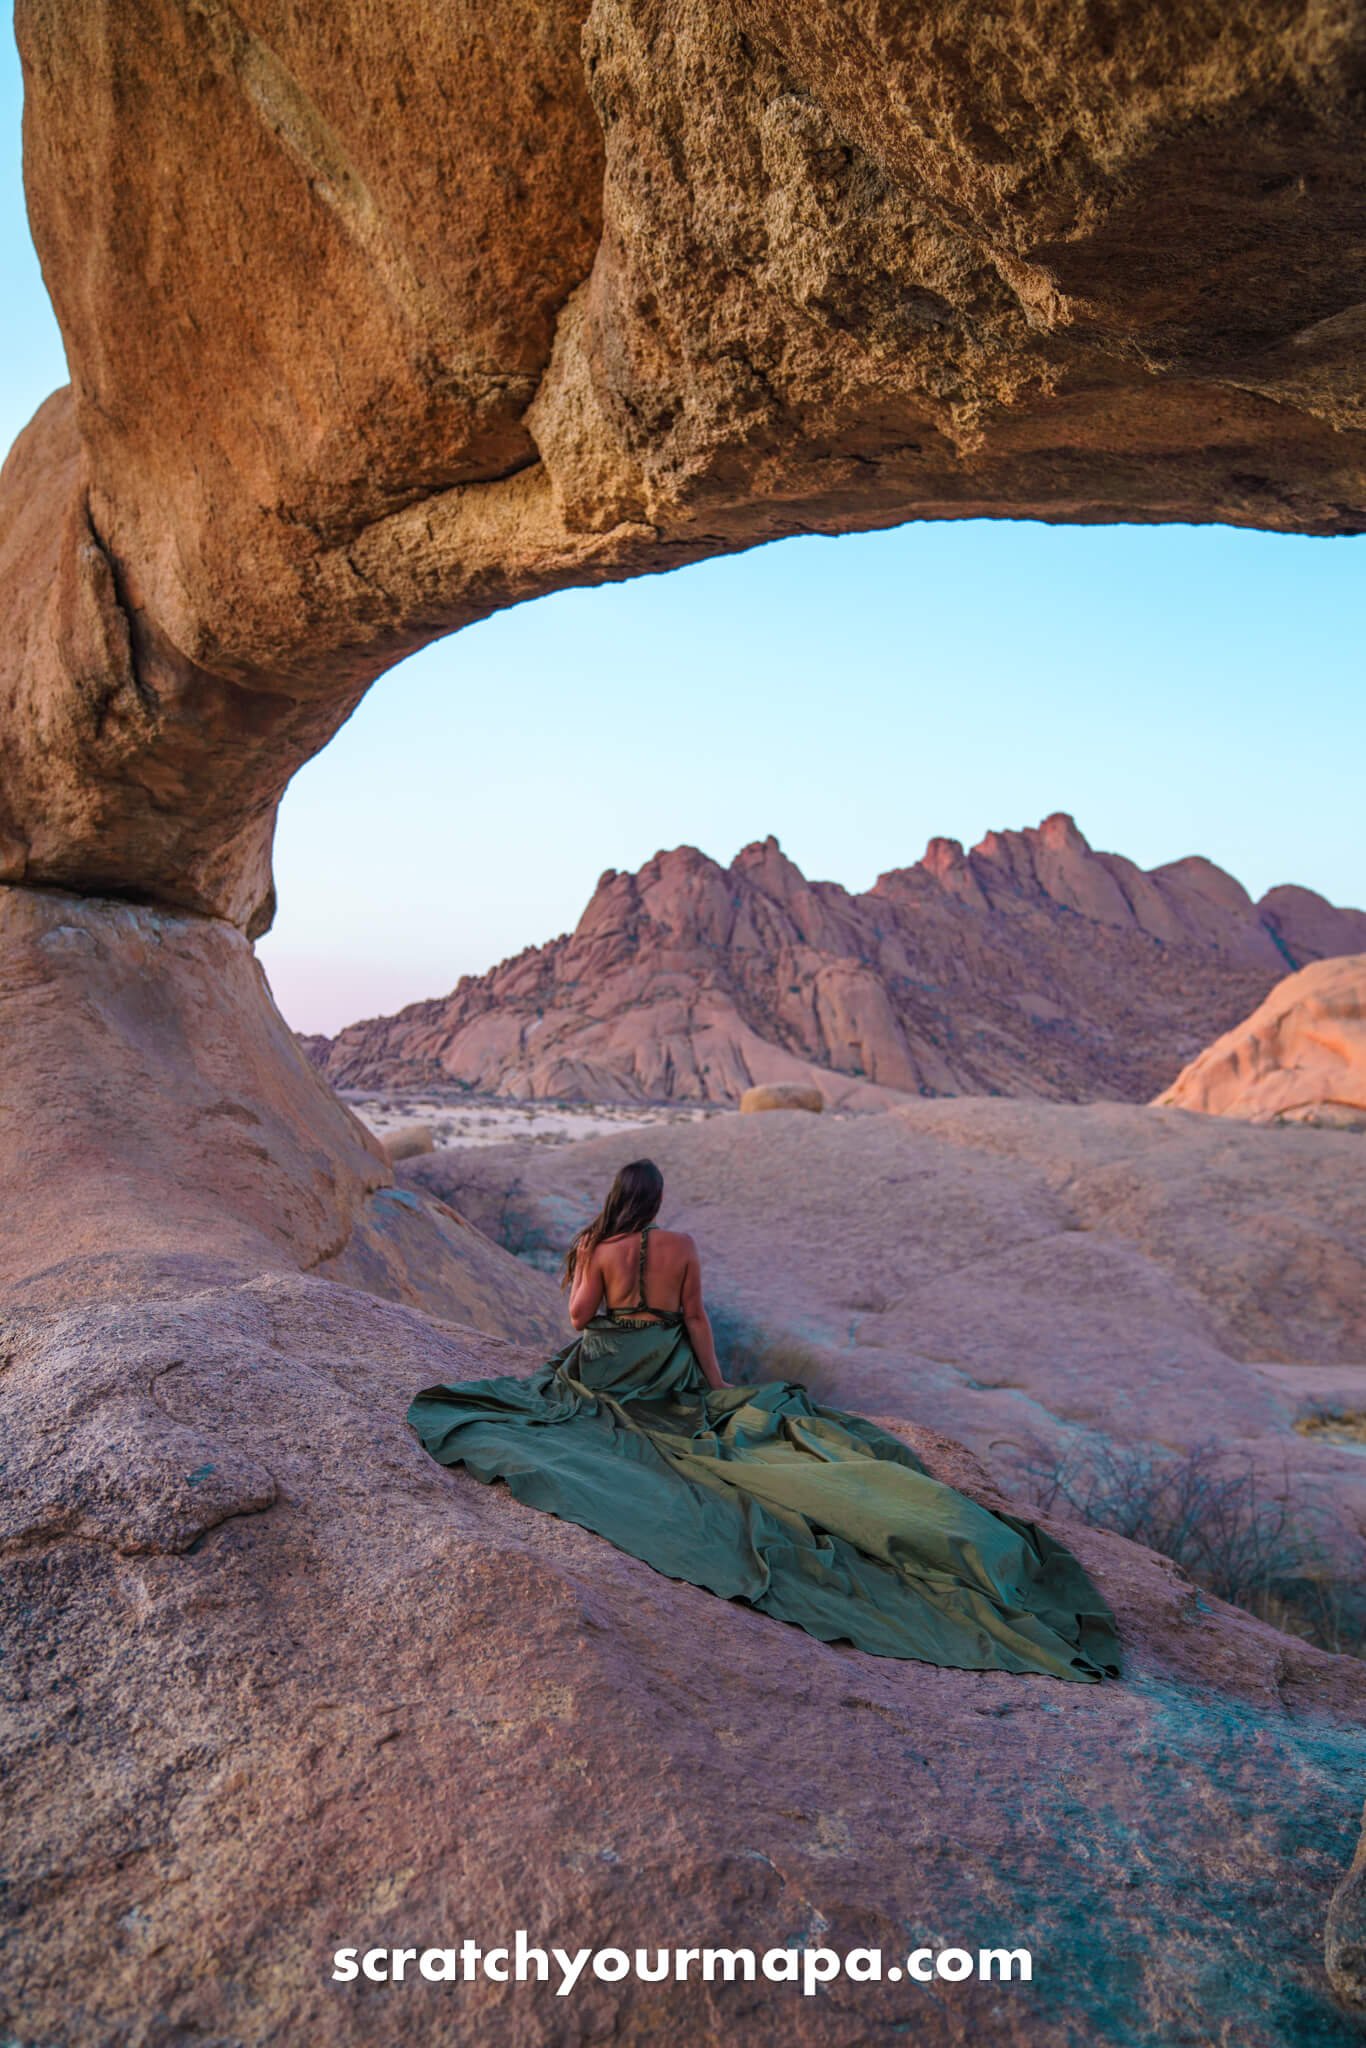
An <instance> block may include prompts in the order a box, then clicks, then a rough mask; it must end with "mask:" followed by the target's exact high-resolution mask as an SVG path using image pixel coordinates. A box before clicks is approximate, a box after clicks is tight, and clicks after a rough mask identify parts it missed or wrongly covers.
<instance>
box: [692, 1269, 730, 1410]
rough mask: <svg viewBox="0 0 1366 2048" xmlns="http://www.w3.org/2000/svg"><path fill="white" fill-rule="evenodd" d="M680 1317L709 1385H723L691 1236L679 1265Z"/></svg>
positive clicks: (700, 1270)
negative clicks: (681, 1295) (685, 1260)
mask: <svg viewBox="0 0 1366 2048" xmlns="http://www.w3.org/2000/svg"><path fill="white" fill-rule="evenodd" d="M683 1320H684V1322H685V1323H686V1324H687V1329H688V1338H689V1341H690V1342H691V1344H692V1348H693V1350H694V1351H695V1352H696V1353H697V1363H698V1364H699V1365H700V1366H701V1368H702V1377H703V1379H704V1380H705V1381H706V1383H707V1385H708V1386H709V1387H724V1385H725V1384H726V1383H725V1381H724V1380H723V1379H722V1377H721V1368H720V1366H719V1365H718V1364H717V1362H716V1342H715V1339H714V1338H713V1336H712V1333H711V1318H710V1317H709V1316H708V1314H707V1310H706V1305H705V1303H704V1302H703V1300H702V1262H701V1260H700V1259H699V1258H698V1256H697V1246H696V1245H695V1244H694V1243H693V1241H692V1239H691V1238H689V1239H688V1263H687V1265H686V1266H685V1267H684V1269H683Z"/></svg>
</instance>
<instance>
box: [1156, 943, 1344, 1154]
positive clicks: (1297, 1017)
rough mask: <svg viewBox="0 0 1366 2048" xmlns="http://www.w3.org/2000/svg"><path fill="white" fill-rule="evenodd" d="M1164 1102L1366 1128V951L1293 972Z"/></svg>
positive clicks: (1255, 1118)
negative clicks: (1296, 972)
mask: <svg viewBox="0 0 1366 2048" xmlns="http://www.w3.org/2000/svg"><path fill="white" fill-rule="evenodd" d="M1157 1100H1158V1102H1159V1103H1160V1104H1162V1105H1164V1106H1165V1107H1167V1108H1171V1109H1195V1110H1201V1111H1203V1112H1204V1113H1205V1114H1206V1115H1209V1116H1237V1117H1246V1118H1247V1119H1248V1120H1249V1121H1250V1122H1252V1123H1259V1124H1265V1123H1299V1124H1327V1125H1334V1126H1337V1127H1339V1128H1343V1129H1352V1128H1354V1129H1362V1128H1366V953H1357V954H1355V955H1350V956H1349V957H1347V958H1346V959H1341V960H1321V961H1318V962H1316V964H1315V965H1314V966H1312V967H1306V968H1304V969H1303V970H1302V971H1301V972H1300V973H1299V974H1288V975H1287V976H1286V978H1285V980H1284V981H1280V982H1277V984H1276V986H1275V988H1273V989H1272V991H1271V994H1270V995H1269V996H1268V997H1267V999H1266V1001H1265V1002H1264V1003H1263V1004H1261V1006H1260V1007H1259V1008H1258V1009H1256V1010H1254V1011H1253V1013H1252V1015H1251V1016H1250V1017H1249V1018H1248V1019H1247V1020H1246V1022H1245V1023H1242V1024H1239V1025H1235V1027H1234V1029H1233V1030H1232V1031H1226V1032H1225V1033H1224V1035H1223V1037H1222V1038H1220V1039H1217V1040H1216V1041H1215V1043H1214V1044H1213V1045H1211V1046H1208V1047H1207V1048H1206V1049H1205V1051H1204V1052H1202V1053H1201V1054H1200V1056H1199V1058H1198V1059H1195V1060H1192V1061H1191V1063H1190V1065H1189V1066H1188V1067H1186V1068H1185V1069H1184V1070H1183V1071H1182V1072H1181V1073H1180V1074H1179V1075H1178V1076H1177V1078H1176V1080H1175V1081H1174V1082H1173V1083H1172V1085H1171V1087H1170V1088H1168V1089H1166V1090H1165V1091H1164V1092H1163V1094H1161V1095H1159V1096H1158V1098H1157Z"/></svg>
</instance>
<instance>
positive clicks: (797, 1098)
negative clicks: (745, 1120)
mask: <svg viewBox="0 0 1366 2048" xmlns="http://www.w3.org/2000/svg"><path fill="white" fill-rule="evenodd" d="M824 1108H825V1097H824V1096H823V1095H822V1094H821V1091H820V1089H819V1088H804V1087H803V1086H802V1084H801V1082H800V1081H765V1082H761V1083H760V1085H759V1086H758V1087H757V1088H746V1090H745V1092H744V1094H743V1095H742V1096H741V1097H740V1109H741V1112H742V1113H743V1114H744V1115H746V1116H753V1115H756V1114H757V1113H758V1112H759V1111H761V1110H766V1109H805V1110H809V1111H811V1112H813V1113H814V1114H816V1115H819V1114H820V1112H821V1111H822V1110H823V1109H824Z"/></svg>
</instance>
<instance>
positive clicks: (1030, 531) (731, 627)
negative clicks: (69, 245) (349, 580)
mask: <svg viewBox="0 0 1366 2048" xmlns="http://www.w3.org/2000/svg"><path fill="white" fill-rule="evenodd" d="M19 113H20V82H19V76H18V66H17V62H16V60H15V58H14V54H13V47H12V43H11V41H10V39H9V36H8V34H6V36H5V38H4V44H3V52H0V126H2V127H3V147H4V150H5V156H4V158H3V163H2V164H0V287H2V288H3V291H4V297H5V302H6V304H7V306H8V308H9V315H8V319H7V321H6V323H5V327H4V329H3V338H2V339H0V348H3V351H4V359H3V365H0V367H2V368H3V378H2V379H0V406H3V408H4V411H3V416H0V441H3V443H4V444H5V445H8V443H9V441H10V440H11V439H12V438H13V437H14V435H15V434H16V433H18V431H19V430H20V428H21V427H22V426H23V424H24V422H25V420H27V418H28V417H29V416H30V414H31V413H32V412H33V410H34V408H35V406H36V405H37V404H38V403H39V402H40V401H41V400H42V399H43V398H44V397H45V396H46V395H47V393H48V392H49V391H50V390H52V389H53V388H54V387H55V386H56V385H58V384H60V383H62V382H64V381H65V376H66V371H65V364H64V360H63V355H62V346H61V338H60V336H59V334H58V332H57V328H56V325H55V322H54V321H53V318H52V315H51V311H50V308H49V306H48V303H47V299H46V296H45V294H44V291H43V287H42V280H41V277H40V275H39V271H38V267H37V263H36V261H35V259H34V256H33V250H32V246H31V243H30V241H29V237H28V230H27V225H26V222H25V218H24V211H23V194H22V188H21V183H20V170H19ZM1363 597H1366V537H1364V538H1361V539H1352V540H1306V539H1301V538H1296V537H1293V536H1285V535H1273V534H1258V533H1241V532H1237V531H1234V530H1232V529H1229V528H1221V527H1213V526H1200V527H1189V526H1162V527H1124V526H1109V527H1073V528H1069V527H1048V526H1043V525H1040V524H1038V523H1036V522H1032V521H1031V522H1025V521H989V520H965V521H960V522H952V523H944V524H914V525H910V526H906V527H902V528H900V529H898V530H897V531H896V532H894V533H886V534H864V535H857V536H852V537H849V538H846V539H842V540H815V539H803V540H792V541H784V542H781V543H778V544H775V545H770V546H768V547H764V548H759V549H756V550H755V551H753V552H752V553H750V554H748V555H742V556H736V557H732V558H729V559H727V560H725V561H720V562H710V563H703V564H700V565H698V566H696V567H693V568H690V569H683V570H676V571H674V572H672V573H670V574H668V575H665V576H651V577H645V578H642V579H640V580H638V581H636V582H634V583H627V584H621V585H617V586H614V587H611V588H608V589H603V590H595V591H568V592H563V593H560V594H558V595H556V596H553V597H547V598H542V599H540V600H539V601H538V602H536V603H535V604H529V605H523V606H520V607H518V608H517V609H516V610H515V611H512V612H508V613H504V614H501V615H499V616H498V617H496V618H493V619H490V620H487V621H486V622H485V623H484V624H482V625H479V626H475V627H472V628H470V629H469V630H468V631H466V632H464V633H462V634H460V635H458V636H457V637H456V638H454V639H451V640H447V641H444V642H442V643H440V644H439V645H437V646H435V647H432V648H428V649H427V650H426V651H425V652H424V653H422V654H420V655H417V656H415V657H414V658H413V659H412V660H410V661H408V662H405V663H404V664H403V665H402V667H400V668H398V669H396V670H394V671H393V672H392V673H391V674H390V675H388V676H386V677H384V678H382V679H381V681H380V682H379V683H378V684H377V685H376V686H375V688H374V690H373V691H372V692H371V694H370V695H369V697H368V698H367V699H366V700H365V702H364V703H363V704H362V705H361V707H360V709H359V710H358V711H357V712H356V713H355V715H354V716H353V717H352V719H351V720H350V721H349V723H348V724H347V725H346V726H345V727H344V728H343V730H342V731H341V732H340V733H339V734H338V736H337V738H336V739H334V740H333V742H332V744H331V746H329V747H328V748H327V749H326V750H325V751H324V752H323V753H322V754H321V755H319V756H318V758H317V759H316V760H315V761H312V762H310V763H309V765H308V766H307V767H306V768H304V770H303V771H302V773H301V774H300V775H299V776H298V777H297V778H296V780H295V782H294V784H293V786H292V787H291V789H290V791H289V793H288V795H287V796H286V798H285V802H284V805H283V808H282V810H281V815H280V830H279V839H278V846H277V862H276V868H277V879H278V883H279V894H280V914H279V918H278V920H277V923H276V926H275V929H274V931H273V932H272V933H270V935H269V936H268V937H267V938H266V939H265V940H264V941H263V942H262V945H261V948H260V951H261V957H262V959H263V961H264V962H265V965H266V968H267V971H268V973H269V974H270V977H271V980H272V983H273V985H274V987H275V991H276V994H277V997H278V999H279V1001H280V1003H281V1006H282V1008H283V1009H284V1011H285V1014H286V1016H287V1017H288V1018H289V1020H290V1022H291V1023H292V1024H294V1025H295V1026H296V1028H298V1029H300V1030H334V1029H336V1028H337V1027H338V1026H339V1025H341V1024H343V1023H346V1022H349V1021H351V1019H353V1018H355V1017H358V1016H369V1015H373V1014H376V1013H377V1012H380V1011H384V1010H390V1009H393V1008H396V1007H397V1006H398V1005H399V1004H400V1003H403V1002H408V1001H411V1000H413V999H414V998H416V997H419V996H429V995H436V994H440V993H443V992H444V991H445V990H446V989H448V988H449V987H450V986H451V985H452V983H453V982H454V981H455V980H456V978H457V977H458V976H459V975H460V974H463V973H471V972H478V971H480V970H481V969H483V968H485V967H488V966H491V965H492V964H493V963H494V962H495V961H497V960H500V959H503V958H505V957H506V956H507V955H509V954H511V953H515V952H518V951H520V949H521V948H522V947H523V946H526V945H529V944H533V943H536V942H539V941H540V940H543V939H548V938H551V937H553V936H554V935H555V934H556V933H557V932H561V931H565V930H567V929H569V928H570V927H571V926H572V925H573V924H574V923H575V922H576V920H577V918H578V915H579V913H580V911H581V910H582V908H583V905H584V903H585V902H586V901H587V899H588V896H589V895H590V893H591V891H592V889H593V886H594V884H595V883H596V881H597V879H598V876H599V875H600V874H601V872H602V870H603V869H604V868H608V867H616V868H633V867H636V866H638V865H639V864H640V862H641V861H644V860H648V859H649V857H650V855H651V854H653V853H655V852H657V851H658V850H659V849H660V848H661V847H667V846H675V845H677V844H679V843H680V842H681V841H688V842H690V843H692V844H693V845H696V846H700V847H702V848H703V849H704V850H705V851H706V852H707V853H710V854H712V855H714V856H715V857H716V858H717V859H718V860H722V861H727V860H729V859H730V858H731V857H732V856H733V855H734V853H735V852H736V851H737V849H738V848H739V847H741V846H743V845H744V844H745V843H746V842H747V841H749V840H751V839H759V838H763V837H764V836H765V834H767V833H769V832H776V833H777V835H778V838H779V839H780V840H781V842H782V844H783V847H784V848H785V850H786V851H787V852H788V853H789V854H790V855H791V856H792V858H793V859H794V860H795V861H796V862H797V864H798V865H799V866H800V867H801V868H802V869H803V870H804V871H805V872H806V873H807V874H808V875H810V876H813V877H821V878H825V879H830V880H834V881H839V882H843V883H844V884H846V886H848V887H850V888H866V887H868V886H869V884H870V883H871V882H872V881H873V880H874V879H875V878H876V876H877V875H878V874H879V873H881V872H882V871H883V870H884V869H886V868H890V867H900V866H904V865H905V864H906V863H907V862H909V861H912V860H915V859H917V858H918V857H919V855H920V854H921V853H922V852H923V851H924V847H925V842H926V840H927V839H929V838H930V837H931V836H933V835H934V834H935V833H947V834H949V835H951V836H952V837H954V838H958V839H962V840H963V841H964V842H965V843H966V844H968V845H971V844H972V843H973V842H974V841H975V840H977V839H979V838H980V837H981V836H982V834H983V833H984V832H986V831H988V830H990V829H992V828H993V827H998V828H999V827H1002V826H1020V825H1026V824H1037V823H1038V821H1039V819H1040V818H1042V817H1044V816H1046V815H1047V813H1048V812H1050V811H1055V810H1067V811H1071V812H1072V813H1073V814H1074V816H1075V817H1076V819H1077V822H1078V824H1079V825H1080V826H1081V828H1082V830H1083V831H1084V832H1085V833H1086V835H1087V837H1088V838H1089V839H1090V840H1091V842H1092V844H1093V845H1096V846H1099V847H1104V848H1107V849H1110V850H1113V851H1116V852H1121V853H1126V854H1128V855H1129V856H1130V857H1131V858H1132V859H1134V860H1137V861H1140V862H1141V863H1142V864H1143V865H1144V866H1153V865H1155V864H1156V863H1157V862H1159V861H1166V860H1174V859H1176V858H1178V857H1179V856H1180V855H1182V854H1186V853H1203V854H1207V855H1208V856H1209V857H1210V858H1211V859H1213V860H1216V861H1218V862H1219V863H1220V864H1221V865H1222V866H1224V867H1226V868H1228V869H1229V870H1231V872H1232V873H1233V874H1235V875H1237V876H1238V877H1239V879H1240V880H1241V881H1243V882H1244V883H1245V884H1246V885H1247V886H1248V888H1249V889H1251V890H1252V892H1253V893H1254V895H1257V894H1260V893H1261V892H1262V891H1263V890H1264V889H1267V888H1269V887H1270V886H1271V885H1272V884H1273V883H1276V882H1283V881H1293V882H1301V883H1305V884H1307V885H1308V886H1309V887H1311V888H1315V889H1319V890H1321V891H1322V892H1323V893H1324V894H1325V895H1328V896H1331V897H1333V898H1334V899H1335V900H1336V901H1338V902H1348V903H1354V904H1360V905H1366V835H1364V834H1363V830H1362V816H1363V811H1366V801H1364V798H1366V787H1364V785H1366V776H1364V775H1363V761H1366V691H1364V690H1363V682H1366V661H1363V656H1362V651H1361V636H1362V615H1363Z"/></svg>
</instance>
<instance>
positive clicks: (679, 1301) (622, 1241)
mask: <svg viewBox="0 0 1366 2048" xmlns="http://www.w3.org/2000/svg"><path fill="white" fill-rule="evenodd" d="M640 1236H641V1234H640V1232H639V1231H638V1230H633V1231H632V1232H631V1233H630V1235H629V1236H627V1237H605V1238H603V1239H601V1241H600V1242H599V1244H598V1247H597V1255H596V1263H597V1268H598V1272H599V1275H600V1276H601V1279H602V1288H603V1298H604V1300H605V1302H606V1305H607V1307H608V1308H610V1309H634V1308H636V1307H637V1306H638V1303H639V1302H640V1300H641V1298H642V1295H643V1298H644V1301H645V1303H646V1305H647V1307H648V1308H651V1309H658V1310H659V1311H660V1312H661V1313H664V1314H670V1313H676V1312H677V1311H678V1310H679V1309H681V1308H684V1307H686V1306H687V1303H686V1301H685V1298H684V1297H685V1293H686V1291H687V1279H688V1267H689V1264H690V1262H693V1261H695V1260H696V1257H697V1247H696V1246H695V1245H694V1243H693V1241H692V1239H691V1238H690V1237H689V1236H688V1234H687V1232H686V1231H683V1230H661V1229H660V1228H659V1227H658V1225H657V1224H651V1226H650V1228H649V1229H648V1230H647V1231H646V1233H645V1285H644V1288H643V1289H642V1290H641V1293H640V1294H638V1293H637V1291H636V1289H637V1284H638V1280H639V1276H640V1271H641V1259H640Z"/></svg>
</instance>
